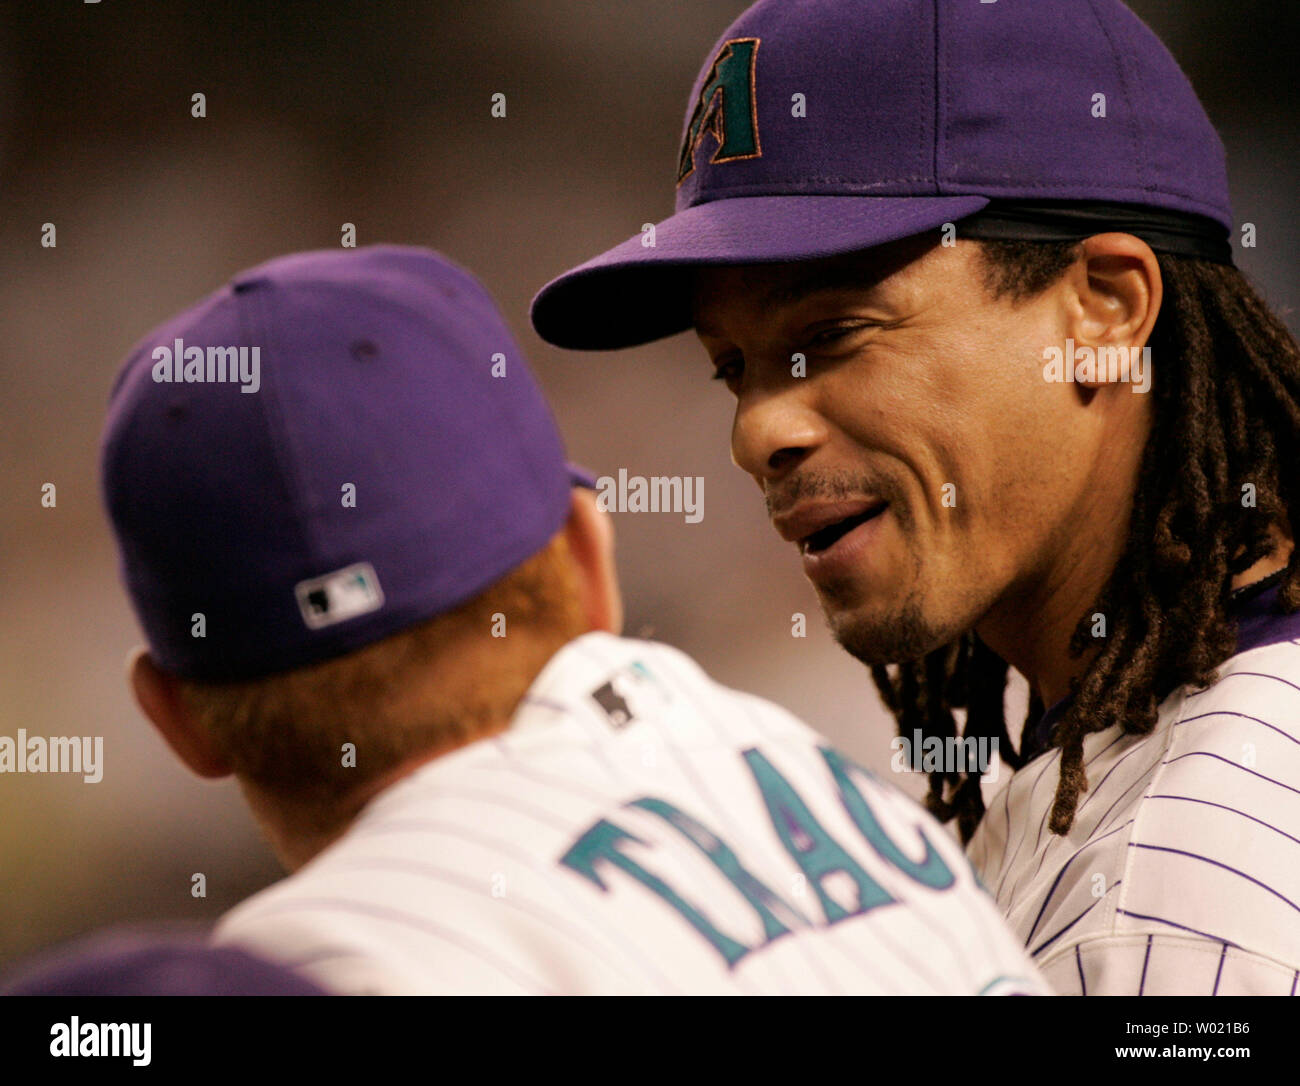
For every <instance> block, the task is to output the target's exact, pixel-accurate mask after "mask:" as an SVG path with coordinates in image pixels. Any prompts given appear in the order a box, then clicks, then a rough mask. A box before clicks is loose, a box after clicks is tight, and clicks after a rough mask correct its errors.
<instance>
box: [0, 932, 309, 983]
mask: <svg viewBox="0 0 1300 1086" xmlns="http://www.w3.org/2000/svg"><path fill="white" fill-rule="evenodd" d="M329 994H330V993H329V992H327V991H326V990H325V989H323V988H321V987H320V986H319V985H317V984H316V983H314V982H313V981H310V980H308V979H307V978H306V977H303V976H300V975H298V974H297V973H294V972H291V971H290V970H288V969H286V968H284V967H283V966H280V965H278V964H276V963H274V962H269V961H266V960H265V959H263V958H259V957H257V956H255V955H253V954H250V953H249V952H248V951H245V950H241V949H239V948H237V947H214V946H208V945H207V944H206V942H205V941H204V940H202V939H201V938H200V937H199V936H197V935H191V936H181V935H175V934H161V933H157V934H155V933H152V932H149V931H144V930H142V931H136V930H133V929H130V928H120V929H110V930H109V931H106V932H101V933H98V934H96V935H93V936H90V937H88V938H85V939H82V940H77V941H75V942H73V943H70V944H68V945H65V946H62V947H59V948H57V949H55V950H51V951H46V952H44V953H42V954H40V955H37V956H36V957H34V958H32V959H29V960H28V961H26V962H23V963H22V964H21V965H20V966H19V967H18V968H17V970H16V972H15V973H14V974H13V975H11V976H9V977H7V978H6V979H5V980H4V981H3V982H0V996H177V995H193V996H236V995H238V996H247V995H255V996H326V995H329Z"/></svg>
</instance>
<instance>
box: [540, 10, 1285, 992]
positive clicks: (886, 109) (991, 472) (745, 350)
mask: <svg viewBox="0 0 1300 1086" xmlns="http://www.w3.org/2000/svg"><path fill="white" fill-rule="evenodd" d="M1233 229H1234V223H1233V217H1232V213H1231V210H1230V207H1229V201H1228V190H1227V180H1226V170H1225V163H1224V153H1223V148H1222V145H1221V143H1220V141H1219V138H1218V136H1217V134H1216V133H1215V131H1214V129H1213V127H1212V126H1211V124H1210V122H1209V120H1208V118H1207V117H1206V115H1205V113H1204V110H1203V109H1202V107H1201V105H1200V103H1199V101H1198V100H1197V98H1196V95H1195V92H1194V91H1193V90H1192V88H1191V86H1190V84H1189V83H1188V81H1187V80H1186V78H1185V77H1184V75H1183V74H1182V72H1181V71H1180V70H1179V68H1178V66H1177V64H1176V62H1175V61H1174V60H1173V58H1172V57H1171V56H1170V55H1169V53H1168V52H1167V51H1166V50H1165V49H1164V47H1163V46H1162V45H1161V44H1160V42H1159V41H1158V40H1157V39H1156V38H1155V36H1154V35H1153V34H1152V33H1151V32H1150V30H1149V29H1148V28H1147V27H1146V26H1145V25H1143V24H1142V23H1141V22H1140V21H1139V20H1138V19H1137V18H1136V17H1135V16H1134V15H1133V14H1132V13H1131V12H1129V11H1128V10H1127V8H1125V7H1124V6H1123V5H1122V4H1121V3H1119V2H1118V0H1069V2H1063V3H1053V4H1041V3H1038V4H1013V3H994V4H980V3H972V2H966V0H938V2H935V0H878V2H874V3H869V4H849V3H844V2H842V0H764V2H762V3H759V4H756V5H755V6H754V7H752V8H750V9H749V10H748V11H747V12H746V13H744V14H743V15H742V16H741V17H740V18H739V19H738V20H737V21H736V23H735V24H733V25H732V26H731V27H730V28H729V29H728V30H727V31H726V32H725V33H724V34H723V36H722V38H721V39H720V41H719V42H718V44H717V45H716V46H715V47H714V49H713V50H712V51H711V52H710V53H709V55H708V58H707V61H706V63H705V65H704V68H703V70H702V71H701V73H700V76H699V78H698V80H697V81H696V84H695V87H694V89H693V90H692V93H691V97H690V100H689V104H688V108H687V118H686V126H685V132H684V137H683V142H682V147H681V155H680V159H679V162H678V169H677V213H676V214H675V215H673V216H672V217H671V218H669V219H667V220H666V221H664V222H661V223H659V224H657V226H656V228H655V232H654V235H653V240H654V244H653V246H649V245H647V244H645V243H643V238H644V235H639V236H638V237H637V238H634V239H632V240H631V241H628V242H626V243H625V244H623V245H620V246H618V247H617V248H615V249H612V250H610V251H609V252H607V253H605V254H603V255H602V256H599V257H597V258H595V259H593V260H591V261H589V262H588V263H586V264H584V265H582V266H581V267H579V268H576V269H574V270H572V271H570V272H569V273H567V274H565V275H563V276H561V277H560V278H559V279H557V280H555V281H554V282H552V283H550V284H548V285H547V286H546V287H545V288H544V289H543V290H542V292H541V293H540V294H539V295H538V297H537V299H536V300H535V302H534V306H533V322H534V325H535V327H536V328H537V330H538V332H539V333H540V334H541V335H542V336H543V337H544V338H546V339H548V340H549V341H551V342H553V343H555V344H558V345H560V346H565V347H571V348H587V349H609V348H616V347H625V346H631V345H634V344H639V343H644V342H647V341H650V340H653V339H656V338H658V337H661V336H665V335H669V334H672V333H676V332H680V331H683V330H685V329H688V328H692V327H693V328H694V329H695V331H696V332H697V334H698V335H699V337H700V339H701V341H702V342H703V344H704V346H705V348H706V350H707V351H708V354H709V356H710V358H711V360H712V362H713V365H714V367H715V371H716V376H717V377H718V378H719V379H720V380H722V381H723V382H725V384H726V386H727V388H728V389H729V390H730V391H731V392H732V394H733V395H734V397H735V401H736V406H735V418H734V423H733V429H732V453H733V457H734V459H735V461H736V462H737V463H738V464H739V465H740V466H741V467H742V468H744V469H745V470H746V471H747V472H749V473H750V474H751V475H752V476H753V477H754V479H755V481H756V482H757V483H758V484H759V486H760V488H761V489H762V491H763V494H764V497H765V499H766V503H767V508H768V511H769V514H770V516H771V519H772V523H773V526H774V527H775V528H776V530H777V531H778V532H779V533H780V534H781V535H782V536H783V537H784V538H785V539H787V540H789V541H790V542H791V543H792V544H794V545H795V546H796V547H797V549H798V551H799V553H800V555H801V560H802V565H803V570H804V573H805V574H806V575H807V577H808V578H809V580H810V581H811V582H812V584H813V585H814V587H815V589H816V591H817V592H818V595H819V597H820V600H821V603H822V605H823V608H824V611H825V614H826V617H827V619H828V621H829V624H830V627H831V629H832V631H833V633H834V635H835V637H836V638H837V640H838V641H839V642H840V643H841V644H842V645H843V646H844V648H845V649H847V650H848V651H849V652H850V653H852V654H853V655H854V656H855V657H857V658H858V659H860V660H861V661H862V662H863V663H865V664H867V665H868V666H869V667H870V669H871V674H872V676H873V677H874V679H875V680H876V683H877V685H878V687H879V689H880V692H881V694H882V696H883V699H884V701H885V702H886V704H887V706H888V707H889V708H890V709H891V710H892V711H893V713H894V714H895V715H896V717H897V719H898V721H899V724H900V731H901V733H902V734H903V735H904V736H911V735H913V733H914V731H915V730H919V731H920V732H921V733H922V735H923V736H924V737H925V738H926V740H927V741H928V740H930V739H932V738H938V739H941V740H947V739H951V738H953V737H954V736H955V735H956V734H957V733H959V732H960V733H961V734H962V736H963V740H964V741H966V742H969V740H970V739H972V738H975V739H978V738H985V739H994V740H997V741H998V742H999V744H1000V749H1001V753H1002V756H1003V759H1004V761H1006V762H1007V763H1009V764H1010V765H1011V766H1012V767H1013V768H1015V770H1016V772H1015V773H1014V776H1013V777H1012V778H1011V780H1010V781H1009V783H1007V784H1005V785H1004V786H1003V787H1002V788H1001V790H1000V792H998V793H997V794H996V795H994V796H992V797H991V800H990V802H989V805H988V807H987V809H986V805H985V797H984V796H983V795H982V793H981V789H980V782H979V779H978V775H977V774H975V773H965V772H962V771H961V769H960V767H955V766H954V765H952V764H946V765H943V766H941V767H940V768H938V769H937V770H936V771H935V772H934V773H933V774H932V775H931V788H930V794H929V797H928V802H929V805H930V807H931V809H932V810H934V811H935V812H936V813H938V814H939V815H940V816H941V817H942V818H943V819H945V820H950V819H955V820H956V823H957V826H958V828H959V831H960V834H961V837H962V839H963V840H964V841H966V842H968V851H969V855H970V856H971V858H972V860H973V862H974V864H975V866H976V868H977V870H979V871H980V874H981V877H982V879H983V881H984V882H985V883H986V884H987V885H988V886H989V888H990V889H991V890H992V891H993V892H994V894H995V896H996V897H997V900H998V902H999V904H1000V905H1001V906H1002V908H1003V910H1004V912H1005V913H1006V915H1007V916H1008V918H1009V920H1010V922H1011V924H1012V927H1013V929H1014V930H1015V931H1016V932H1017V933H1018V935H1019V936H1020V938H1021V939H1022V940H1023V941H1024V942H1025V944H1026V946H1027V948H1028V949H1029V951H1030V953H1031V955H1032V956H1033V957H1034V959H1035V960H1036V961H1037V962H1038V964H1039V965H1040V966H1041V967H1042V969H1043V971H1044V972H1045V974H1046V975H1047V977H1048V979H1049V981H1051V982H1052V984H1053V986H1054V987H1055V988H1056V989H1057V990H1058V991H1060V992H1065V993H1082V994H1097V993H1130V994H1143V993H1145V994H1152V993H1180V994H1200V993H1237V992H1249V993H1278V994H1288V993H1290V994H1295V993H1296V991H1297V987H1298V986H1300V724H1298V723H1297V721H1300V614H1297V613H1296V610H1297V605H1300V580H1298V579H1297V573H1296V569H1295V565H1294V563H1293V561H1292V524H1293V523H1294V521H1295V514H1296V502H1297V498H1298V497H1300V494H1298V493H1297V489H1296V482H1295V477H1294V474H1293V470H1294V465H1295V464H1296V463H1297V462H1300V349H1298V348H1297V344H1296V341H1295V340H1294V338H1293V337H1292V336H1291V334H1290V333H1289V332H1288V331H1287V329H1286V328H1285V327H1284V326H1283V324H1282V323H1281V321H1279V319H1278V318H1277V317H1276V316H1275V315H1274V314H1273V313H1272V312H1270V310H1269V309H1268V308H1267V307H1266V305H1265V304H1264V302H1263V301H1261V300H1260V298H1259V296H1258V295H1257V294H1256V292H1255V291H1254V290H1253V289H1252V288H1251V286H1250V285H1249V284H1248V282H1247V281H1246V279H1245V278H1244V277H1243V276H1242V274H1241V273H1240V272H1239V271H1238V270H1237V269H1236V268H1235V267H1234V265H1233V254H1232V248H1231V244H1230V240H1229V239H1230V235H1231V232H1232V231H1233ZM1009 668H1015V669H1016V670H1017V671H1018V672H1020V673H1021V674H1022V675H1023V676H1024V677H1025V678H1026V679H1027V681H1028V686H1029V690H1030V707H1029V714H1028V718H1027V720H1026V722H1025V725H1024V727H1023V730H1022V731H1021V732H1020V734H1019V736H1018V746H1013V743H1012V734H1011V732H1012V729H1009V728H1008V725H1007V722H1006V720H1005V719H1004V708H1003V700H1004V691H1005V687H1006V683H1007V678H1008V671H1009Z"/></svg>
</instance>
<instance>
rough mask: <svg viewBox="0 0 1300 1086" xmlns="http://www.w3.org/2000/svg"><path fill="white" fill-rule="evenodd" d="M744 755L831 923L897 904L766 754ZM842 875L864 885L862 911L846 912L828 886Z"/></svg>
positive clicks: (785, 841) (784, 839) (860, 889)
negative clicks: (831, 879) (829, 878)
mask: <svg viewBox="0 0 1300 1086" xmlns="http://www.w3.org/2000/svg"><path fill="white" fill-rule="evenodd" d="M744 757H745V761H746V762H747V763H748V764H749V770H750V772H751V773H753V774H754V780H755V781H757V782H758V789H759V791H760V792H762V793H763V801H764V803H766V804H767V813H768V815H769V817H770V818H771V819H772V825H773V826H774V827H775V829H776V834H777V836H778V837H779V838H780V839H781V843H782V844H783V845H785V848H786V851H787V852H789V853H790V855H791V856H792V857H793V858H794V861H795V863H797V864H798V865H799V867H800V868H802V870H803V873H804V874H805V875H806V876H807V877H808V881H809V882H811V883H812V884H813V888H814V889H815V890H816V891H817V897H818V898H819V899H820V900H821V903H822V909H824V910H825V912H826V920H827V922H828V923H831V924H834V923H836V922H837V921H840V920H844V919H845V918H847V917H850V916H858V915H860V914H861V913H865V912H867V911H869V910H871V909H874V908H876V907H878V906H880V905H888V904H890V903H891V902H892V901H893V900H894V898H893V897H892V896H891V895H890V894H889V892H888V891H887V890H885V888H884V887H883V886H881V885H880V884H879V883H878V882H876V881H875V879H873V878H872V877H871V876H870V875H868V874H867V873H866V871H864V870H863V869H862V867H861V865H859V864H858V862H857V861H856V860H855V859H854V858H853V857H852V856H850V855H849V854H848V853H847V852H845V851H844V849H843V848H842V847H840V845H839V844H838V843H837V842H836V841H835V840H834V838H832V837H831V835H830V834H829V833H827V832H826V830H825V829H823V827H822V825H821V823H820V822H818V821H817V819H816V818H815V817H814V816H813V813H812V811H810V810H809V809H808V807H807V805H806V804H805V803H804V801H803V800H802V799H800V798H799V793H797V792H796V791H795V790H794V789H793V788H792V787H791V786H790V782H789V781H787V780H786V779H785V778H784V777H783V776H781V774H780V773H778V772H777V770H776V768H775V767H774V766H773V765H772V763H771V762H769V761H768V760H767V759H766V758H765V757H763V755H762V753H761V752H759V751H758V750H756V749H751V750H747V751H745V752H744ZM837 871H843V872H845V873H846V874H847V875H848V876H849V877H850V878H851V879H853V881H854V882H856V883H857V884H858V907H857V908H856V909H855V910H854V911H853V912H848V911H847V910H845V909H844V908H843V907H842V906H841V905H840V904H839V903H838V902H837V901H835V899H834V898H832V897H831V896H830V895H829V894H828V893H826V890H825V888H824V887H823V886H822V882H823V881H824V880H825V879H826V878H827V876H829V875H832V874H834V873H835V872H837Z"/></svg>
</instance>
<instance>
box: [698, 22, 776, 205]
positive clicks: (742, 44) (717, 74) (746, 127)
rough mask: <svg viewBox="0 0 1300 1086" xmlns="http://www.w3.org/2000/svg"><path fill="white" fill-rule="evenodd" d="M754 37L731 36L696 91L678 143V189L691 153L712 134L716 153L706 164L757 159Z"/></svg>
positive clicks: (758, 148)
mask: <svg viewBox="0 0 1300 1086" xmlns="http://www.w3.org/2000/svg"><path fill="white" fill-rule="evenodd" d="M759 40H760V39H758V38H733V39H732V40H731V41H727V42H723V43H722V48H721V49H719V50H718V55H717V57H716V59H715V60H714V61H713V64H712V66H711V67H710V68H709V74H708V76H707V77H706V78H705V80H704V86H703V87H701V88H700V97H699V101H697V102H696V103H695V110H694V112H693V113H692V114H691V123H690V125H689V126H688V127H687V129H686V138H685V140H684V141H683V142H682V153H681V155H680V157H679V158H678V162H677V183H678V184H679V185H680V184H681V183H682V182H683V181H685V180H686V179H687V178H688V177H690V175H691V174H692V173H694V172H695V151H696V149H697V148H698V147H699V145H700V140H701V139H703V138H704V134H705V133H706V132H712V133H713V138H714V139H716V140H717V141H718V149H717V150H716V151H714V152H713V157H712V158H710V159H709V162H710V164H715V163H719V162H738V161H740V160H742V159H746V158H758V157H759V156H760V155H762V153H763V149H762V147H761V146H760V145H759V142H758V109H757V106H756V105H755V100H754V66H755V61H756V60H757V59H758V43H759Z"/></svg>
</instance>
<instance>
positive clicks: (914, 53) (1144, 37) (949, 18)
mask: <svg viewBox="0 0 1300 1086" xmlns="http://www.w3.org/2000/svg"><path fill="white" fill-rule="evenodd" d="M1023 201H1032V202H1034V204H1035V205H1037V208H1036V212H1035V214H1036V215H1037V217H1039V218H1049V219H1050V213H1051V208H1050V207H1046V208H1045V207H1044V205H1050V204H1059V203H1060V202H1088V203H1089V204H1092V205H1099V206H1100V207H1102V208H1117V209H1120V211H1122V210H1123V209H1124V208H1128V209H1135V208H1136V209H1144V210H1145V211H1147V212H1148V214H1147V215H1146V217H1145V218H1143V217H1142V216H1133V215H1131V214H1130V215H1127V216H1120V217H1119V218H1118V222H1119V223H1120V224H1121V225H1122V228H1124V229H1126V230H1128V231H1129V232H1131V233H1136V234H1138V236H1141V237H1148V235H1149V238H1148V239H1149V240H1151V241H1152V247H1153V248H1154V249H1156V250H1157V251H1164V252H1185V253H1190V254H1192V255H1210V256H1211V258H1212V259H1219V260H1221V261H1225V262H1226V261H1227V260H1230V259H1231V257H1230V253H1231V248H1230V246H1229V245H1228V241H1227V237H1228V233H1229V231H1230V229H1231V227H1232V212H1231V208H1230V206H1229V200H1228V182H1227V173H1226V167H1225V156H1224V150H1223V145H1222V143H1221V141H1220V139H1219V137H1218V135H1217V133H1216V132H1215V130H1214V127H1213V125H1211V123H1210V121H1209V119H1208V117H1207V116H1206V114H1205V111H1204V109H1203V108H1202V107H1201V104H1200V102H1199V101H1198V99H1197V97H1196V93H1195V91H1193V89H1192V87H1191V84H1190V83H1189V82H1188V80H1187V78H1186V77H1185V76H1184V75H1183V73H1182V71H1181V70H1180V69H1179V67H1178V64H1177V63H1176V62H1175V60H1174V59H1173V57H1172V56H1170V54H1169V52H1168V51H1167V50H1166V49H1165V47H1164V46H1163V45H1162V44H1161V43H1160V41H1159V39H1158V38H1156V36H1155V35H1154V34H1153V33H1152V32H1151V31H1150V30H1149V29H1148V28H1147V27H1146V26H1145V25H1144V24H1143V23H1142V22H1141V20H1139V19H1138V18H1137V17H1136V16H1135V15H1134V14H1133V13H1132V12H1130V11H1129V10H1128V9H1127V8H1126V7H1125V6H1124V5H1123V4H1122V3H1120V2H1119V0H1032V2H1031V0H984V2H981V0H871V2H848V0H762V2H760V3H757V4H755V5H754V6H753V7H751V8H749V10H747V11H746V12H745V13H744V14H743V15H741V16H740V18H739V19H737V20H736V22H735V23H733V24H732V25H731V27H729V28H728V29H727V30H726V32H725V33H724V34H723V35H722V37H721V39H720V40H719V41H718V43H717V45H715V46H714V48H713V49H712V50H711V51H710V53H709V55H708V58H707V59H706V61H705V64H704V67H703V69H702V70H701V72H700V75H699V77H698V78H697V79H696V81H695V86H694V88H693V89H692V91H691V97H690V100H689V101H688V103H687V110H686V123H685V128H684V132H683V137H682V144H681V153H680V156H679V159H678V162H677V213H676V214H675V215H673V216H672V217H671V218H669V219H666V220H665V221H663V222H661V223H658V224H657V225H656V226H655V229H654V232H653V234H652V233H651V232H650V231H645V232H644V233H642V234H638V235H637V236H636V237H634V238H632V239H630V240H628V241H626V242H624V243H623V244H622V245H619V246H617V247H616V248H614V249H611V250H609V251H608V252H606V253H604V254H602V255H601V256H598V257H596V258H595V259H593V260H590V261H588V262H587V263H585V264H583V265H581V266H580V267H578V268H575V269H573V270H571V271H569V272H567V273H566V274H564V275H562V276H560V277H559V278H558V279H556V280H554V281H553V282H551V283H549V284H547V286H546V287H544V288H543V289H542V291H541V292H540V293H539V294H538V296H537V297H536V299H534V302H533V308H532V319H533V325H534V327H535V328H536V329H537V332H538V334H539V335H541V336H542V337H543V338H544V339H546V340H549V341H550V342H552V343H555V344H557V345H559V346H562V347H571V348H590V349H609V348H615V347H625V346H631V345H633V344H637V343H644V342H647V341H649V340H652V339H657V338H659V337H661V336H665V335H671V334H673V333H676V332H680V331H684V330H685V329H687V328H689V327H690V326H691V323H692V321H691V311H690V303H691V298H690V291H691V282H692V268H693V267H696V266H700V265H717V264H750V263H764V262H781V261H796V260H809V259H816V258H820V257H828V256H835V255H838V254H841V253H847V252H854V251H857V250H862V249H869V248H871V247H873V246H876V245H881V244H885V243H887V242H891V241H898V240H901V239H903V238H906V237H910V236H913V235H916V234H922V233H926V232H928V231H931V230H937V229H938V228H939V227H942V226H943V225H945V224H946V223H950V222H951V223H954V224H955V223H958V222H959V221H960V220H963V219H967V217H969V216H973V215H975V214H976V213H978V212H983V211H985V209H986V208H987V209H990V212H992V210H994V209H995V208H997V207H998V206H999V205H1000V204H1002V203H1006V202H1023ZM991 204H992V205H993V208H990V205H991ZM1156 212H1160V213H1162V215H1161V216H1156V215H1155V213H1156ZM1092 218H1093V222H1092V226H1093V228H1092V229H1091V230H1090V231H1083V236H1086V234H1087V232H1092V233H1097V232H1101V231H1102V230H1104V229H1106V226H1105V218H1104V216H1102V215H1098V214H1097V212H1096V207H1094V208H1093V216H1092ZM1024 219H1025V215H1024V213H1023V210H1019V211H1017V213H1016V214H1015V215H1014V216H1011V217H1009V221H1011V222H1013V223H1018V222H1023V221H1024ZM1003 226H1004V231H1003V233H1002V234H1000V235H997V236H1023V237H1053V236H1056V235H1055V234H1052V233H1047V234H1043V233H1041V232H1034V231H1030V230H1022V231H1020V232H1019V233H1018V234H1017V232H1016V230H1014V229H1012V230H1009V231H1008V230H1006V229H1005V223H1004V224H1003ZM1117 228H1119V227H1117ZM969 236H980V235H974V234H972V235H969ZM984 236H990V235H984ZM1225 254H1226V255H1225Z"/></svg>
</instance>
